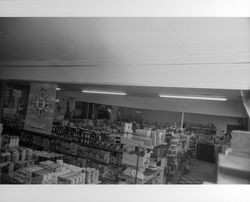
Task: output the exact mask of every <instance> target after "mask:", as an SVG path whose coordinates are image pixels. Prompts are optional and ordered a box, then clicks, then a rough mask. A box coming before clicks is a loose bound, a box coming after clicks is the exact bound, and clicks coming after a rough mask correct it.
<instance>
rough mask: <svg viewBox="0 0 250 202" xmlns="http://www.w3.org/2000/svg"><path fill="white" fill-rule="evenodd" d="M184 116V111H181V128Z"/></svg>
mask: <svg viewBox="0 0 250 202" xmlns="http://www.w3.org/2000/svg"><path fill="white" fill-rule="evenodd" d="M184 116H185V113H184V112H181V128H183V125H184V118H185V117H184Z"/></svg>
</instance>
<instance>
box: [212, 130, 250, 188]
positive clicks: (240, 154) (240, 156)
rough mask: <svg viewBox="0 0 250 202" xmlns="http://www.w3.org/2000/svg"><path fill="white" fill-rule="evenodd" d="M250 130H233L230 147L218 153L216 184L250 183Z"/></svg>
mask: <svg viewBox="0 0 250 202" xmlns="http://www.w3.org/2000/svg"><path fill="white" fill-rule="evenodd" d="M249 145H250V132H249V131H233V132H232V148H230V149H227V150H226V152H225V155H224V154H219V161H218V174H217V183H218V184H249V183H250V147H249Z"/></svg>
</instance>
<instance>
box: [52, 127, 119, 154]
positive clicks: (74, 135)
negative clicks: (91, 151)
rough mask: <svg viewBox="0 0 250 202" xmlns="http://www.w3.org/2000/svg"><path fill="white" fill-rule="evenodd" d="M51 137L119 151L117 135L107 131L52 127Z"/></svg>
mask: <svg viewBox="0 0 250 202" xmlns="http://www.w3.org/2000/svg"><path fill="white" fill-rule="evenodd" d="M52 136H54V137H57V138H61V139H63V140H65V141H70V142H77V143H78V144H81V145H90V146H95V147H100V148H106V149H110V150H115V151H120V147H119V146H117V143H119V142H120V137H119V135H116V134H113V133H110V132H108V131H96V130H85V129H79V128H76V129H75V128H70V127H68V126H64V127H62V126H57V127H53V130H52Z"/></svg>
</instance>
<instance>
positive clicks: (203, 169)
mask: <svg viewBox="0 0 250 202" xmlns="http://www.w3.org/2000/svg"><path fill="white" fill-rule="evenodd" d="M203 183H216V164H214V163H210V162H206V161H200V160H197V159H191V165H190V171H189V172H188V173H187V174H185V175H183V176H182V178H181V180H180V184H203Z"/></svg>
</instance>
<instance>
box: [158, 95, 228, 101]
mask: <svg viewBox="0 0 250 202" xmlns="http://www.w3.org/2000/svg"><path fill="white" fill-rule="evenodd" d="M159 97H161V98H177V99H192V100H213V101H227V98H225V97H215V96H214V97H212V96H211V97H210V96H200V95H199V96H198V95H197V96H195V95H169V94H165V95H164V94H160V95H159Z"/></svg>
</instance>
